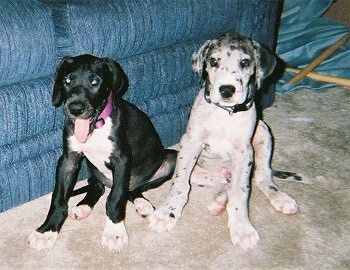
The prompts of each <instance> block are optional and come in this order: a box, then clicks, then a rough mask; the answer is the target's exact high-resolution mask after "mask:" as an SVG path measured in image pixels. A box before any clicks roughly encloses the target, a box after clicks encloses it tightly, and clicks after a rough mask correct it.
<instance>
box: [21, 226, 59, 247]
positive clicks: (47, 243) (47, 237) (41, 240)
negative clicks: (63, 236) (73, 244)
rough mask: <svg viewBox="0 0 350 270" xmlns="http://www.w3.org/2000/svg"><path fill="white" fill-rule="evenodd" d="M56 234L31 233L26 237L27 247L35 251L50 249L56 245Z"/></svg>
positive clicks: (51, 232)
mask: <svg viewBox="0 0 350 270" xmlns="http://www.w3.org/2000/svg"><path fill="white" fill-rule="evenodd" d="M57 238H58V232H53V231H48V232H44V233H40V232H38V231H34V232H32V233H31V234H30V235H29V237H28V243H29V247H30V248H32V249H35V250H37V251H40V250H43V249H51V248H53V246H54V245H55V243H56V240H57Z"/></svg>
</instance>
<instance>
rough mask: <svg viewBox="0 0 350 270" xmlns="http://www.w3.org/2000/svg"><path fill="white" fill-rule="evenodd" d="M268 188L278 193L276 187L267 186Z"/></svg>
mask: <svg viewBox="0 0 350 270" xmlns="http://www.w3.org/2000/svg"><path fill="white" fill-rule="evenodd" d="M269 188H270V189H272V190H274V191H276V192H277V191H278V189H277V188H276V187H274V186H269Z"/></svg>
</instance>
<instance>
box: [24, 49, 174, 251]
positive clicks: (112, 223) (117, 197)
mask: <svg viewBox="0 0 350 270" xmlns="http://www.w3.org/2000/svg"><path fill="white" fill-rule="evenodd" d="M127 87H128V79H127V76H126V75H125V73H124V71H123V70H122V68H121V67H120V65H119V64H118V63H116V62H115V61H113V60H111V59H106V58H98V57H94V56H92V55H81V56H77V57H65V58H64V59H63V60H62V62H61V64H60V65H59V67H58V69H57V73H56V80H55V84H54V90H53V97H52V104H53V105H54V106H56V107H59V106H60V105H62V104H63V106H64V109H65V113H66V115H67V116H68V122H67V124H66V125H65V128H64V132H63V154H62V156H61V157H60V159H59V161H58V164H57V169H56V184H55V188H54V191H53V194H52V200H51V206H50V209H49V212H48V215H47V218H46V220H45V222H44V223H43V224H42V225H41V226H40V227H39V228H38V229H37V230H36V231H34V232H33V233H32V234H31V235H30V236H29V239H28V241H29V245H30V247H31V248H33V249H36V250H42V249H49V248H52V247H53V246H54V244H55V242H56V240H57V237H58V235H59V233H60V230H61V227H62V225H63V223H64V221H65V219H66V217H67V216H68V200H69V198H70V197H71V195H72V192H73V188H74V186H75V184H76V181H77V175H78V172H79V170H80V166H81V162H82V161H83V159H86V161H87V164H88V168H89V172H90V176H89V178H88V187H87V192H86V195H85V197H84V198H83V200H82V201H81V202H79V203H78V204H77V206H75V207H73V208H72V209H71V210H70V211H69V215H70V216H71V217H72V218H73V219H77V220H79V219H83V218H86V217H87V216H88V215H89V214H90V212H91V210H92V208H93V207H94V205H95V204H96V202H97V201H98V200H99V198H100V197H101V195H102V194H103V193H104V190H105V186H107V187H109V188H110V193H109V195H108V198H107V202H106V213H107V222H106V225H105V228H104V231H103V233H102V239H101V244H102V246H104V247H107V248H108V249H109V250H110V251H113V252H114V251H120V250H121V249H123V248H124V247H126V246H127V244H128V235H127V231H126V228H125V225H124V219H125V211H126V204H127V201H128V200H130V201H131V202H134V204H135V207H136V210H137V211H138V213H139V214H140V215H142V216H143V217H145V216H148V215H150V214H151V213H152V212H153V209H154V208H153V206H152V205H151V203H150V202H149V201H147V200H146V199H145V198H144V197H143V196H142V192H144V191H146V190H148V189H150V188H155V187H157V186H159V185H161V184H162V183H163V182H165V181H166V180H168V179H170V178H171V176H172V174H173V171H174V168H175V162H176V154H177V152H176V151H174V150H167V149H164V148H163V145H162V143H161V140H160V138H159V136H158V134H157V132H156V130H155V128H154V126H153V125H152V123H151V121H150V119H149V118H148V117H147V116H146V114H144V113H143V112H142V111H140V110H139V109H137V108H136V107H135V106H134V105H132V104H130V103H128V102H127V101H125V100H123V99H122V95H123V94H124V92H125V91H126V89H127Z"/></svg>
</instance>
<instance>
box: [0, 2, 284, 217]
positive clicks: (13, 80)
mask: <svg viewBox="0 0 350 270" xmlns="http://www.w3.org/2000/svg"><path fill="white" fill-rule="evenodd" d="M0 10H1V11H0V12H1V14H0V38H1V42H0V70H1V72H0V211H1V212H2V211H5V210H7V209H9V208H12V207H15V206H18V205H20V204H22V203H25V202H27V201H30V200H33V199H35V198H37V197H39V196H42V195H44V194H47V193H49V192H51V191H52V190H53V186H54V174H55V167H56V162H57V159H58V157H59V156H60V154H61V146H62V126H63V125H64V122H65V117H64V114H63V111H62V110H61V109H55V108H54V107H53V106H51V92H52V86H53V80H54V73H55V68H56V66H57V64H58V62H59V61H60V59H61V58H62V57H63V56H65V55H73V56H74V55H78V54H83V53H90V54H94V55H97V56H103V57H110V58H113V59H115V60H117V61H118V62H119V63H120V64H121V65H122V67H123V68H124V70H125V72H126V73H127V74H128V77H129V79H130V88H129V90H128V92H127V93H126V95H125V99H127V100H129V101H131V102H133V103H135V104H136V105H137V106H139V107H140V108H141V109H142V110H143V111H145V112H146V113H147V114H148V115H149V116H150V117H151V119H152V121H153V123H154V125H155V127H156V129H157V130H158V132H159V134H160V137H161V139H162V141H163V143H164V145H165V146H170V145H172V144H175V143H177V142H178V141H179V139H180V136H181V134H182V133H183V132H184V129H185V127H186V124H187V118H188V113H189V110H190V107H191V104H192V101H193V98H194V96H195V95H196V92H197V90H198V85H199V79H198V78H197V77H196V75H195V74H194V73H193V72H192V70H191V60H190V59H191V55H192V53H193V52H194V51H195V50H196V49H197V48H198V47H199V46H200V45H201V44H202V43H203V42H204V41H205V40H207V39H210V38H214V37H217V36H219V35H221V34H222V33H223V32H226V31H229V30H236V31H239V32H241V33H243V34H244V35H246V36H249V37H251V38H253V39H256V40H258V41H259V42H260V43H262V44H264V45H265V46H267V47H269V48H270V49H274V47H275V40H276V35H275V33H276V21H278V18H279V11H280V10H281V3H280V1H278V0H269V1H261V0H215V1H213V0H201V1H199V0H99V1H96V0H70V1H68V0H67V1H63V0H42V1H40V0H17V1H13V0H2V1H1V2H0ZM272 99H273V95H272V94H271V93H270V95H267V100H268V102H271V101H272ZM85 176H86V172H85V173H84V172H83V173H82V174H81V176H80V178H83V177H85Z"/></svg>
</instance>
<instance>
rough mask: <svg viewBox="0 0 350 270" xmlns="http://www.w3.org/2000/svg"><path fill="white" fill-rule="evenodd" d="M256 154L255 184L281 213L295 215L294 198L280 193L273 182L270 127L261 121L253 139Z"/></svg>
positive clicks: (295, 205)
mask: <svg viewBox="0 0 350 270" xmlns="http://www.w3.org/2000/svg"><path fill="white" fill-rule="evenodd" d="M253 146H254V152H255V170H254V182H255V184H256V186H257V187H258V188H259V189H260V190H261V191H262V192H263V193H264V194H265V196H266V197H267V198H268V199H269V200H270V202H271V204H272V206H273V207H274V208H275V209H276V210H277V211H278V212H281V213H284V214H295V213H296V212H297V204H296V202H295V200H294V199H293V198H291V197H290V196H289V195H287V194H286V193H284V192H282V191H280V190H279V189H278V187H277V185H276V184H275V182H274V181H273V177H272V170H271V155H272V138H271V133H270V130H269V128H268V126H267V125H266V124H265V123H264V122H263V121H261V120H260V121H259V122H258V126H257V129H256V132H255V134H254V137H253Z"/></svg>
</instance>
